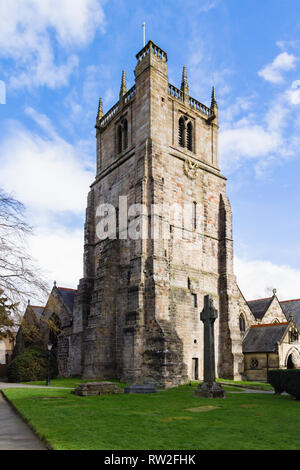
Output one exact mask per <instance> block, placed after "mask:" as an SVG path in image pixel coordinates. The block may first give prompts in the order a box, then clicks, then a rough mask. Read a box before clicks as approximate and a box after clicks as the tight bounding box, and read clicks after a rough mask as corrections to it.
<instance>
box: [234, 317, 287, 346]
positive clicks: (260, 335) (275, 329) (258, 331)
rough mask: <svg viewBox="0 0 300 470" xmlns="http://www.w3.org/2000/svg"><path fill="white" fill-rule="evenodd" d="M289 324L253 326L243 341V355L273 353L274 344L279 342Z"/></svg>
mask: <svg viewBox="0 0 300 470" xmlns="http://www.w3.org/2000/svg"><path fill="white" fill-rule="evenodd" d="M288 325H289V323H288V322H285V323H271V324H265V325H253V326H252V327H251V328H249V330H248V333H247V334H246V336H245V338H244V341H243V353H250V352H275V350H276V343H277V342H278V341H280V340H281V338H282V337H283V335H284V333H285V332H286V329H287V328H288Z"/></svg>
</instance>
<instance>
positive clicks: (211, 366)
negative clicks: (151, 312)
mask: <svg viewBox="0 0 300 470" xmlns="http://www.w3.org/2000/svg"><path fill="white" fill-rule="evenodd" d="M217 318H218V312H217V310H216V309H215V307H214V304H213V298H212V296H211V295H206V296H205V297H204V309H203V310H202V312H201V314H200V319H201V321H203V325H204V377H203V378H204V382H203V383H202V384H200V385H199V387H198V388H197V390H196V392H195V394H196V395H197V396H203V397H207V398H224V396H225V394H224V391H223V390H222V387H221V385H219V384H218V383H216V366H215V340H214V323H215V320H216V319H217Z"/></svg>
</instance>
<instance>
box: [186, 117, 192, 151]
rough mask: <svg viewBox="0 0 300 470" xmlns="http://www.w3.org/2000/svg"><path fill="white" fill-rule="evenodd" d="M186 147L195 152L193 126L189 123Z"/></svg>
mask: <svg viewBox="0 0 300 470" xmlns="http://www.w3.org/2000/svg"><path fill="white" fill-rule="evenodd" d="M186 146H187V148H188V150H191V151H192V150H193V124H192V123H191V122H189V123H188V125H187V128H186Z"/></svg>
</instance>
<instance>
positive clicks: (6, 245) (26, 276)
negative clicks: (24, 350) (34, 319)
mask: <svg viewBox="0 0 300 470" xmlns="http://www.w3.org/2000/svg"><path fill="white" fill-rule="evenodd" d="M24 213H25V207H24V205H23V204H22V203H21V202H19V201H17V200H16V199H14V198H13V197H12V196H10V195H8V194H6V193H5V192H4V191H3V190H1V189H0V290H2V291H3V292H4V294H5V297H6V298H7V302H8V303H9V304H10V305H13V306H14V310H15V311H18V309H19V313H20V312H21V311H22V309H23V308H24V306H25V305H26V304H27V299H29V298H35V299H43V301H44V299H45V296H46V295H47V293H48V292H49V290H48V286H47V284H46V283H45V281H44V280H43V278H42V274H41V270H40V269H39V268H38V267H37V265H36V263H35V261H34V260H33V258H32V257H31V256H30V254H29V252H28V245H27V240H28V237H29V236H31V235H33V231H32V227H30V226H29V225H28V224H27V222H26V221H25V215H24ZM23 311H24V310H23Z"/></svg>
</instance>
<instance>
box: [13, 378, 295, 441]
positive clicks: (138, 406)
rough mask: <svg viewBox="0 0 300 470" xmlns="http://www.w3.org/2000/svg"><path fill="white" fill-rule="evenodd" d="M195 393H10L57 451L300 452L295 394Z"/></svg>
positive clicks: (188, 388)
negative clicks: (221, 396) (218, 395)
mask: <svg viewBox="0 0 300 470" xmlns="http://www.w3.org/2000/svg"><path fill="white" fill-rule="evenodd" d="M195 388H196V386H195V385H193V386H189V385H185V386H182V387H177V388H174V389H170V390H164V391H160V392H158V393H155V394H149V395H131V394H121V395H106V396H96V397H78V396H75V395H73V394H72V393H70V391H69V390H63V389H61V390H53V389H52V390H50V389H48V390H47V389H6V390H5V394H6V396H7V397H8V398H9V399H10V400H11V401H12V402H13V403H14V405H15V406H16V407H17V408H18V410H19V411H20V412H21V413H22V414H23V416H24V417H25V418H26V419H27V420H28V421H29V422H30V424H31V425H32V426H33V427H34V429H35V430H36V431H37V433H38V434H39V436H40V437H42V438H44V439H46V440H47V441H48V442H49V443H50V444H51V446H52V447H53V448H54V449H56V450H62V449H64V450H72V449H78V450H83V449H90V450H101V449H103V450H138V449H141V450H160V449H166V450H195V449H198V450H202V449H207V450H210V449H220V450H221V449H227V450H231V449H241V450H243V449H251V450H254V449H267V450H272V449H298V450H299V449H300V402H299V401H295V400H294V399H292V398H291V397H290V396H289V395H282V396H278V395H273V394H250V393H249V394H245V393H240V394H237V393H236V394H231V393H230V391H229V390H230V388H227V387H224V388H225V389H227V390H226V393H227V395H226V398H225V399H213V400H212V399H205V398H198V397H196V396H195V395H194V391H195ZM235 390H236V389H235ZM47 397H48V399H47ZM51 397H52V398H51ZM45 398H46V399H45ZM55 398H57V399H55ZM214 407H216V408H214ZM195 409H196V410H195Z"/></svg>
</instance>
